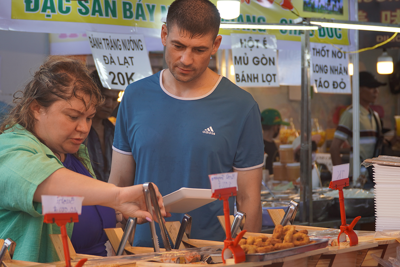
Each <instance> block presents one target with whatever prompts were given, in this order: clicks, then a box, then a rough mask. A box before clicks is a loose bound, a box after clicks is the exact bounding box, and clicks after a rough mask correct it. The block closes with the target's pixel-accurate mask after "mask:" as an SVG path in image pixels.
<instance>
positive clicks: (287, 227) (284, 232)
mask: <svg viewBox="0 0 400 267" xmlns="http://www.w3.org/2000/svg"><path fill="white" fill-rule="evenodd" d="M292 229H293V230H295V228H294V226H293V225H286V226H284V227H283V236H285V235H286V233H287V232H289V231H290V230H292Z"/></svg>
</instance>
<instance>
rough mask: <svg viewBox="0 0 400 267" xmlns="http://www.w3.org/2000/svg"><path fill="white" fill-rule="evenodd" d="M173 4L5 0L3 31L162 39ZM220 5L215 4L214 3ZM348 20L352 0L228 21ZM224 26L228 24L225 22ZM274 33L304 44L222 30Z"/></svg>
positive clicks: (269, 5) (263, 6) (257, 8)
mask: <svg viewBox="0 0 400 267" xmlns="http://www.w3.org/2000/svg"><path fill="white" fill-rule="evenodd" d="M172 2H173V0H139V1H136V0H124V1H119V0H118V1H117V0H81V1H71V0H1V1H0V29H3V30H16V31H29V32H46V33H84V32H86V31H97V32H115V33H133V32H134V33H140V34H143V35H145V36H146V37H157V38H159V37H160V29H161V26H162V24H163V21H164V20H165V18H166V15H167V12H168V8H169V5H170V4H171V3H172ZM211 2H213V3H214V4H216V2H217V0H212V1H211ZM299 16H300V17H313V18H329V19H338V20H348V19H349V12H348V0H318V1H317V0H304V1H300V0H278V1H273V0H252V1H249V3H247V2H244V3H242V4H241V5H240V15H239V17H238V18H236V19H234V20H230V21H235V22H252V23H284V24H290V23H293V21H294V20H295V19H296V18H298V17H299ZM222 22H224V21H222ZM231 33H237V34H261V35H264V34H273V35H275V36H276V38H277V39H278V40H288V41H300V35H301V32H300V31H299V30H268V31H267V30H262V29H260V30H250V29H240V30H220V34H222V35H230V34H231ZM311 41H312V42H330V43H334V44H342V45H348V36H347V31H346V30H341V29H325V28H321V29H320V30H318V31H315V32H312V36H311Z"/></svg>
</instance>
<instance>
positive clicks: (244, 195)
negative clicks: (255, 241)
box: [236, 168, 262, 233]
mask: <svg viewBox="0 0 400 267" xmlns="http://www.w3.org/2000/svg"><path fill="white" fill-rule="evenodd" d="M237 173H238V179H237V181H238V189H239V190H238V192H237V197H236V199H237V209H238V211H240V212H245V213H246V221H245V224H244V229H246V230H247V231H249V232H254V233H260V232H261V225H262V210H261V196H260V192H261V179H262V168H257V169H254V170H249V171H237Z"/></svg>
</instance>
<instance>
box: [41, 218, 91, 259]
mask: <svg viewBox="0 0 400 267" xmlns="http://www.w3.org/2000/svg"><path fill="white" fill-rule="evenodd" d="M43 221H44V222H45V223H55V224H57V225H58V226H59V227H60V230H61V238H62V242H63V248H64V258H65V265H66V266H67V267H71V257H70V255H69V248H68V235H67V228H66V227H65V225H66V224H67V223H71V222H78V221H79V216H78V213H47V214H45V215H44V220H43ZM86 261H87V259H81V260H80V261H79V262H78V263H77V264H76V266H75V267H81V266H82V265H83V264H84V263H85V262H86Z"/></svg>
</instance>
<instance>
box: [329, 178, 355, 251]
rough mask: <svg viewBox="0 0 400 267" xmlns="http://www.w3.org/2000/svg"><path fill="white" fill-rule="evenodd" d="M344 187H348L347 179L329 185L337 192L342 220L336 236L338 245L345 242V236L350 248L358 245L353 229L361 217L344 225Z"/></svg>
mask: <svg viewBox="0 0 400 267" xmlns="http://www.w3.org/2000/svg"><path fill="white" fill-rule="evenodd" d="M346 186H349V178H346V179H341V180H338V181H332V182H331V183H330V184H329V188H331V189H334V190H338V191H339V204H340V218H341V220H342V225H341V226H340V232H339V235H338V245H340V242H341V241H342V242H343V241H346V236H345V235H347V236H348V237H349V239H350V246H355V245H357V244H358V236H357V234H356V233H355V232H354V230H353V229H354V226H355V225H356V224H357V222H358V221H359V220H360V219H361V216H358V217H356V218H354V220H353V221H352V222H351V224H350V225H348V224H347V223H346V210H345V207H344V196H343V187H346Z"/></svg>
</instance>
